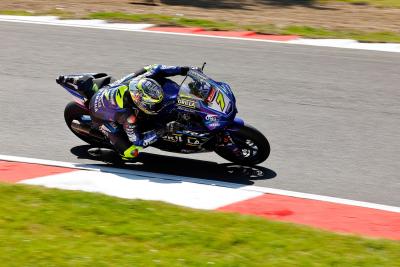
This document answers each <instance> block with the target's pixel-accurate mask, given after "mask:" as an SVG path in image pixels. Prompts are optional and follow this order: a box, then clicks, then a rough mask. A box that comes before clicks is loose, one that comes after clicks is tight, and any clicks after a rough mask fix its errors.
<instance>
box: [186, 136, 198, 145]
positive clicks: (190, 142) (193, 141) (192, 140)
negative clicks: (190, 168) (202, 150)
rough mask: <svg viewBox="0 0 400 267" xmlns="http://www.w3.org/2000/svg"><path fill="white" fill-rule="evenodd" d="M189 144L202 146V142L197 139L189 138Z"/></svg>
mask: <svg viewBox="0 0 400 267" xmlns="http://www.w3.org/2000/svg"><path fill="white" fill-rule="evenodd" d="M187 144H188V145H189V146H199V145H200V141H199V140H198V139H197V138H195V137H188V138H187Z"/></svg>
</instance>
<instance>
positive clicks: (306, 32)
mask: <svg viewBox="0 0 400 267" xmlns="http://www.w3.org/2000/svg"><path fill="white" fill-rule="evenodd" d="M281 32H282V33H283V34H295V35H300V36H303V37H308V38H339V39H355V40H358V41H361V42H387V43H399V42H400V34H398V33H394V32H361V31H350V30H329V29H324V28H314V27H308V26H289V27H286V28H283V29H282V31H281Z"/></svg>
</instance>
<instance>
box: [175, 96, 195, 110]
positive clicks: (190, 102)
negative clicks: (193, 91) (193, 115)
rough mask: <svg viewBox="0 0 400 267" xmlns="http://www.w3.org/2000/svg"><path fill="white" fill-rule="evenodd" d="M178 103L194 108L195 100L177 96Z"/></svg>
mask: <svg viewBox="0 0 400 267" xmlns="http://www.w3.org/2000/svg"><path fill="white" fill-rule="evenodd" d="M178 105H181V106H185V107H188V108H196V101H193V100H190V99H185V98H178Z"/></svg>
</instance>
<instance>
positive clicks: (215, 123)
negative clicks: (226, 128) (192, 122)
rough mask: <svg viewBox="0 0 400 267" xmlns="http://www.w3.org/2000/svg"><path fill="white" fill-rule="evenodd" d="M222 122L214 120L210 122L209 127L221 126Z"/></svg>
mask: <svg viewBox="0 0 400 267" xmlns="http://www.w3.org/2000/svg"><path fill="white" fill-rule="evenodd" d="M220 125H221V124H220V123H219V122H213V123H210V124H209V125H208V127H209V128H217V127H219V126H220Z"/></svg>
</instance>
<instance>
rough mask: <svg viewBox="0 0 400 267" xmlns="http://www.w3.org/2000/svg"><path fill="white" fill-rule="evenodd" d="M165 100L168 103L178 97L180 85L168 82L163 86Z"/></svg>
mask: <svg viewBox="0 0 400 267" xmlns="http://www.w3.org/2000/svg"><path fill="white" fill-rule="evenodd" d="M163 90H164V97H165V98H164V99H165V100H166V101H168V100H173V99H176V98H177V97H178V93H179V85H178V84H177V83H175V82H173V81H171V80H167V81H166V82H165V84H164V86H163Z"/></svg>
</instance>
